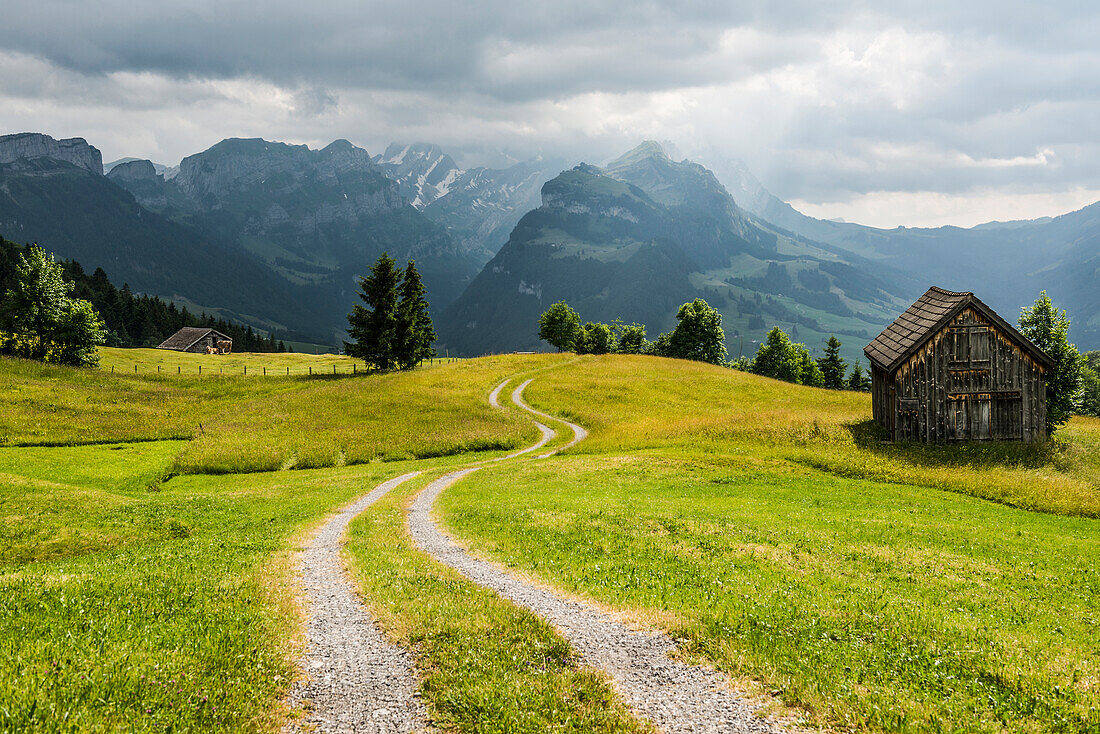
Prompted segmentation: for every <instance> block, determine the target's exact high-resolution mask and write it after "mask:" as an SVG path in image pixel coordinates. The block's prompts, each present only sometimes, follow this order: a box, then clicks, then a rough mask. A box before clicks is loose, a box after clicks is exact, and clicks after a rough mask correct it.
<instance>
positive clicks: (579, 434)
mask: <svg viewBox="0 0 1100 734" xmlns="http://www.w3.org/2000/svg"><path fill="white" fill-rule="evenodd" d="M533 379H534V378H531V380H528V381H527V382H525V383H523V384H522V385H520V386H519V387H517V388H516V389H515V390H513V391H512V402H513V403H515V404H516V405H518V406H519V407H521V408H523V409H524V410H526V411H527V412H528V413H532V414H534V415H537V416H540V417H542V418H546V419H547V420H551V421H558V422H560V423H564V424H565V425H567V426H569V428H571V429H572V430H573V440H572V441H570V442H569V443H567V444H565V445H564V446H561V447H559V448H557V449H554V450H553V451H551V452H550V453H547V454H543V455H541V456H539V457H538V458H540V459H545V458H547V457H550V456H553V455H554V454H556V453H558V452H559V451H565V450H566V449H568V448H572V447H573V446H576V445H577V444H578V443H580V442H581V441H583V440H584V439H586V438H588V431H586V430H585V429H584V428H581V427H580V426H578V425H577V424H576V423H570V422H569V421H567V420H565V419H564V418H556V417H554V416H552V415H550V414H549V413H543V412H542V411H541V410H535V409H534V408H532V407H531V406H530V405H528V404H527V403H525V402H523V389H524V388H525V387H527V386H528V385H530V384H531V381H532V380H533ZM500 387H504V384H503V383H502V384H501V385H500ZM489 402H492V400H490V401H489ZM496 407H500V406H499V405H497V406H496ZM535 425H537V426H541V425H542V424H541V423H539V422H538V421H536V422H535Z"/></svg>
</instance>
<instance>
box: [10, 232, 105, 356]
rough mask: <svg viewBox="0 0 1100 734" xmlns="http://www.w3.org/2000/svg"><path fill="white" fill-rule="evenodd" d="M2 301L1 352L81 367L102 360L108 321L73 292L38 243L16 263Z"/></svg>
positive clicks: (71, 287)
mask: <svg viewBox="0 0 1100 734" xmlns="http://www.w3.org/2000/svg"><path fill="white" fill-rule="evenodd" d="M11 281H12V282H11V287H9V288H8V289H6V290H5V291H4V300H3V302H2V303H0V353H3V354H9V355H12V356H16V357H23V358H26V359H37V360H41V361H43V362H54V363H57V364H67V365H73V366H77V367H88V366H94V365H96V364H98V362H99V355H98V353H97V351H96V347H97V346H98V345H100V344H102V343H103V322H102V321H101V320H100V318H99V314H97V313H96V312H95V309H94V308H92V304H91V303H89V302H88V301H85V300H83V299H81V298H73V297H72V291H73V284H72V283H70V282H67V281H66V280H65V278H64V269H63V268H62V266H61V264H60V263H58V262H56V261H55V260H54V258H53V255H48V254H46V251H45V250H43V249H42V248H41V247H38V246H37V245H35V246H32V247H29V248H27V251H26V252H25V253H24V254H21V255H20V256H19V260H18V262H16V263H15V268H14V275H13V277H12V279H11Z"/></svg>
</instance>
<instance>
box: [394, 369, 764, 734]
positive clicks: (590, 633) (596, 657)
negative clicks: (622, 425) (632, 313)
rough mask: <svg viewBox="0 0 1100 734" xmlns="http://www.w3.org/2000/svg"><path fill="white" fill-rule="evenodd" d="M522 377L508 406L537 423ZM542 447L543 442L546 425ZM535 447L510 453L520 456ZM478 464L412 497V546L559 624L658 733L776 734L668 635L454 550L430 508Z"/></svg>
mask: <svg viewBox="0 0 1100 734" xmlns="http://www.w3.org/2000/svg"><path fill="white" fill-rule="evenodd" d="M507 382H508V381H507V380H506V381H505V382H503V383H501V384H500V385H498V386H497V387H496V388H495V389H494V390H493V392H492V393H491V394H490V396H489V402H490V403H491V404H492V405H493V406H494V407H500V404H499V396H500V392H501V390H502V389H503V388H504V386H505V385H506V384H507ZM530 383H531V380H527V381H526V382H524V383H523V384H521V385H520V386H519V387H517V388H516V389H515V390H514V391H513V393H512V402H514V403H515V404H516V405H518V406H519V407H521V408H523V409H524V410H526V411H528V412H530V413H532V414H534V415H536V416H540V417H542V418H546V419H550V420H558V421H561V419H557V418H554V417H553V416H550V415H548V414H546V413H542V412H540V411H537V410H535V409H534V408H531V407H530V406H528V405H527V404H526V403H524V402H523V390H524V388H526V387H527V385H529V384H530ZM561 422H563V423H566V424H567V425H569V426H570V427H571V428H572V430H573V440H572V441H570V442H569V443H568V444H566V445H565V446H562V447H561V448H560V449H557V450H555V451H551V452H549V453H546V454H542V455H541V456H539V457H537V458H540V459H541V458H546V457H548V456H552V455H553V454H555V453H557V451H560V450H563V449H566V448H569V447H571V446H574V445H576V444H577V443H578V442H579V441H581V440H582V439H583V438H584V437H585V436H586V435H587V432H586V431H585V430H584V429H583V428H582V427H580V426H578V425H576V424H574V423H569V422H568V421H561ZM538 425H539V426H540V429H543V430H544V433H543V438H544V440H543V442H542V445H545V443H546V441H549V439H548V438H546V435H545V430H548V429H546V426H543V425H542V424H541V423H539V424H538ZM534 450H536V449H534V448H529V449H527V450H526V451H523V452H518V453H516V454H513V455H512V457H506V458H513V457H515V456H519V455H521V454H523V453H527V452H529V451H534ZM478 469H479V467H476V466H475V467H469V468H466V469H461V470H459V471H453V472H450V473H448V474H446V475H444V476H442V477H440V478H439V479H437V480H435V481H434V482H432V483H431V484H429V485H428V486H427V487H425V488H424V490H423V491H422V492H421V493H420V494H419V495H418V496H417V497H416V499H415V500H414V501H413V503H412V505H411V507H410V509H409V515H408V525H409V531H410V533H411V534H412V537H413V539H414V540H415V541H416V544H417V545H418V546H420V548H421V549H422V550H424V551H425V552H427V553H428V554H429V555H431V556H432V557H433V558H435V559H436V560H438V561H440V562H441V563H443V564H445V565H447V566H450V567H451V568H453V569H455V570H456V571H458V572H459V573H461V574H462V575H464V576H466V577H467V578H469V579H470V580H471V581H473V582H474V583H476V584H479V585H480V586H484V587H486V588H489V589H492V590H493V591H495V592H497V593H498V594H500V595H501V596H502V597H504V598H506V599H509V600H510V601H512V602H514V603H515V604H518V605H519V606H521V607H524V608H526V609H528V610H530V611H532V612H534V613H535V614H537V615H538V616H540V617H542V618H543V619H545V620H547V621H548V622H550V624H552V625H553V626H554V627H556V628H557V629H558V630H559V631H560V632H561V633H562V635H563V636H564V637H565V638H566V639H567V640H568V641H569V643H570V644H571V645H572V646H573V648H574V649H575V650H576V651H577V652H578V653H580V655H581V656H582V658H583V659H584V660H585V662H586V663H587V664H588V665H591V666H593V667H595V668H598V669H600V670H602V671H604V672H605V673H607V674H608V675H610V676H611V678H612V680H613V682H614V686H615V689H616V691H617V692H618V693H619V695H620V696H621V697H622V698H623V700H624V701H625V702H626V703H627V705H628V706H630V708H631V709H633V710H634V711H635V712H636V713H638V714H640V715H641V716H643V717H645V718H646V719H648V720H649V721H651V722H652V723H653V724H655V725H656V726H657V728H658V729H660V730H661V731H662V732H667V733H668V734H680V733H681V732H685V733H686V732H708V733H709V732H716V733H717V732H778V731H781V730H780V729H779V728H778V727H776V726H774V725H773V724H771V723H770V722H768V721H765V720H764V719H761V718H760V717H758V716H756V714H755V710H756V707H755V706H753V705H752V704H750V703H749V702H748V701H746V700H745V699H743V698H741V697H739V696H738V695H736V694H735V693H734V692H733V691H732V690H731V689H730V686H729V680H728V679H727V678H726V676H724V675H722V674H721V673H718V672H715V671H713V670H709V669H707V668H704V667H702V666H698V665H688V664H686V663H682V662H679V661H677V660H673V659H672V658H671V657H670V655H671V654H672V653H674V652H675V650H676V643H675V642H673V641H672V639H671V638H669V637H668V636H667V635H665V634H662V633H653V632H644V631H643V632H640V631H636V630H632V629H630V628H628V627H627V626H626V625H623V624H622V623H620V622H618V621H617V620H615V619H613V618H612V617H610V616H609V615H607V614H604V613H603V612H601V611H599V610H598V609H596V608H595V607H593V606H591V605H589V604H585V603H582V602H578V601H574V600H570V599H566V598H563V597H561V596H559V595H557V594H555V593H554V592H552V591H549V590H547V589H544V588H540V587H536V586H534V585H532V584H530V583H527V582H525V581H523V580H521V579H519V578H518V577H516V576H514V575H513V574H511V573H509V572H508V571H507V570H505V569H503V568H501V567H500V566H498V565H496V564H495V563H490V562H488V561H483V560H480V559H477V558H474V557H472V556H471V555H469V554H468V553H467V552H466V551H465V550H463V549H462V548H460V547H459V546H458V545H456V544H455V543H454V542H453V541H452V540H451V539H450V538H449V537H448V536H447V535H446V534H445V533H444V532H443V531H442V530H441V529H440V528H439V526H438V525H437V524H436V522H435V521H434V520H433V519H432V516H431V512H432V506H433V505H434V504H435V501H436V499H437V498H438V497H439V495H440V494H441V493H442V492H443V490H444V489H446V488H447V487H449V486H451V485H452V484H454V483H455V482H457V481H459V480H461V479H462V478H463V477H466V476H467V475H469V474H471V473H472V472H475V471H477V470H478Z"/></svg>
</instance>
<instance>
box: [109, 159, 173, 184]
mask: <svg viewBox="0 0 1100 734" xmlns="http://www.w3.org/2000/svg"><path fill="white" fill-rule="evenodd" d="M107 178H109V179H110V180H112V181H115V182H116V183H118V182H120V181H156V180H157V179H160V180H163V177H162V176H161V175H160V174H158V173H157V167H156V166H155V165H154V164H153V162H152V161H147V160H136V161H126V162H124V163H119V164H118V165H116V166H112V167H111V170H110V171H108V172H107Z"/></svg>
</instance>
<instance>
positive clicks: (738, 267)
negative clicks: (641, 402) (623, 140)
mask: <svg viewBox="0 0 1100 734" xmlns="http://www.w3.org/2000/svg"><path fill="white" fill-rule="evenodd" d="M696 296H703V297H704V298H706V299H707V300H708V301H709V302H710V303H711V304H712V305H714V306H715V307H717V308H718V309H719V310H720V311H722V313H723V315H724V318H725V324H726V330H727V345H728V346H729V348H730V350H731V352H732V354H734V355H736V354H737V353H738V351H739V350H740V349H742V348H743V349H744V350H746V351H750V350H751V349H752V348H753V346H752V340H753V339H754V338H755V339H759V338H760V337H762V336H763V334H764V333H765V331H766V329H767V328H769V327H771V326H773V325H776V324H779V325H782V326H784V327H785V328H787V329H788V330H790V331H792V332H794V333H795V334H796V335H798V336H799V337H800V338H801V339H804V340H806V341H807V342H808V343H810V344H811V346H817V344H818V342H820V341H822V340H824V339H825V338H827V336H828V334H829V333H834V332H835V333H839V334H848V335H850V336H851V337H852V338H851V339H848V342H849V343H848V344H847V345H846V346H847V351H848V352H849V353H850V354H853V355H854V354H855V353H857V352H858V349H859V348H862V346H863V342H862V341H861V340H863V339H865V338H869V337H870V336H872V335H873V332H877V329H879V328H881V326H882V325H883V324H885V323H886V321H887V320H888V316H889V314H891V313H894V312H895V311H896V310H898V309H899V308H902V307H904V305H905V304H904V303H903V301H902V299H900V298H898V297H897V296H896V294H895V292H894V291H893V290H892V289H891V286H890V285H889V284H888V283H886V282H883V281H881V280H878V279H876V278H875V277H873V276H871V275H869V274H867V273H864V272H861V271H860V270H858V269H857V268H855V267H853V266H852V265H851V264H850V263H849V262H846V261H845V260H843V259H842V258H840V257H839V256H837V255H836V254H835V253H832V252H828V251H826V250H824V249H821V248H815V247H813V246H812V245H809V244H807V243H805V242H803V241H801V240H799V239H797V238H792V237H790V236H787V235H785V234H781V233H776V232H774V231H769V230H766V229H764V228H762V227H760V226H758V225H756V224H754V223H753V222H751V221H749V220H748V218H746V217H745V216H744V215H743V214H742V213H741V212H740V210H739V209H738V208H737V206H736V205H735V204H734V203H733V200H732V198H731V197H730V196H729V194H728V193H727V192H726V191H725V190H724V189H723V188H722V186H721V185H720V184H719V183H718V182H717V180H716V179H715V178H714V176H713V175H712V174H711V173H710V172H709V171H707V170H706V169H704V168H702V167H701V166H698V165H696V164H693V163H690V162H681V163H676V162H673V161H672V160H671V159H669V158H668V156H667V155H665V154H664V152H663V150H661V149H660V147H659V146H656V145H655V144H644V145H643V146H641V147H639V148H638V149H635V150H634V151H631V152H630V153H628V154H627V155H625V156H623V157H622V158H619V159H617V160H616V161H613V162H612V163H611V164H609V165H608V167H607V169H606V171H604V170H601V169H598V168H595V167H593V166H588V165H581V166H578V167H576V168H574V169H572V170H570V171H566V172H564V173H562V174H561V175H559V176H558V177H557V178H555V179H553V180H551V181H549V182H548V183H547V184H546V185H544V186H543V189H542V204H541V206H540V207H539V208H538V209H536V210H534V211H532V212H529V213H528V214H527V215H525V216H524V217H523V218H522V219H521V220H520V222H519V224H518V225H517V226H516V228H515V230H514V231H513V232H512V235H511V237H510V239H509V240H508V243H507V244H506V245H505V246H504V247H503V248H502V249H501V251H500V252H499V253H498V254H497V255H496V256H495V257H494V258H493V259H492V260H491V261H490V262H489V263H488V264H487V265H486V266H485V268H484V269H483V270H482V272H481V273H480V274H479V275H478V276H477V278H475V279H474V282H473V283H471V285H470V287H469V288H467V290H466V292H465V293H463V295H462V296H461V298H459V300H458V301H457V302H455V304H454V305H453V306H452V307H451V308H449V309H448V310H447V311H446V312H445V313H444V316H443V319H442V320H441V334H444V335H445V336H446V345H447V346H448V347H449V348H451V349H453V350H455V351H458V352H460V353H467V354H477V353H483V352H489V351H507V350H512V349H532V348H536V347H538V346H539V341H538V339H537V326H536V321H537V318H538V315H539V314H540V313H541V312H542V311H543V310H545V309H546V307H547V306H549V305H550V304H551V303H553V302H554V301H557V300H559V299H564V300H566V301H568V302H569V303H570V304H571V305H573V306H574V307H575V308H577V309H578V310H579V311H580V312H581V315H582V317H583V318H585V319H592V320H605V321H610V320H612V319H614V318H617V317H618V318H622V319H624V320H625V321H627V322H630V321H639V322H644V323H646V324H647V325H648V326H649V328H650V333H651V335H652V336H656V333H657V332H658V331H660V330H665V329H668V328H671V327H672V326H673V325H674V323H675V311H676V309H677V307H678V306H679V305H680V304H682V303H684V302H685V301H688V300H691V299H692V298H694V297H696Z"/></svg>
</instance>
